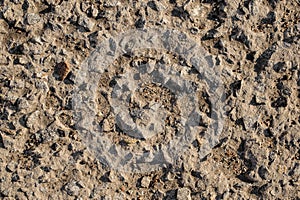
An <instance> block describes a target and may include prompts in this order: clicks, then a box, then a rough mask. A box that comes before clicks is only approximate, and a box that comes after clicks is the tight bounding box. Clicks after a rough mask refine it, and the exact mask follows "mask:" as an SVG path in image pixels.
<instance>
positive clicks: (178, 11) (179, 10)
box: [172, 6, 190, 20]
mask: <svg viewBox="0 0 300 200" xmlns="http://www.w3.org/2000/svg"><path fill="white" fill-rule="evenodd" d="M172 16H174V17H178V18H180V19H182V20H187V19H188V18H189V17H190V14H189V13H188V12H187V11H186V10H184V8H183V7H177V6H176V7H175V8H174V9H173V10H172Z"/></svg>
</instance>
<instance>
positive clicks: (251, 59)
mask: <svg viewBox="0 0 300 200" xmlns="http://www.w3.org/2000/svg"><path fill="white" fill-rule="evenodd" d="M255 54H256V52H255V51H252V52H250V53H248V54H247V55H246V59H247V60H250V61H251V62H253V61H254V56H255Z"/></svg>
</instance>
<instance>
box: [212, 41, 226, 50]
mask: <svg viewBox="0 0 300 200" xmlns="http://www.w3.org/2000/svg"><path fill="white" fill-rule="evenodd" d="M214 48H216V49H219V50H220V51H224V50H226V48H225V47H224V44H223V42H222V40H218V41H217V42H216V43H215V45H214Z"/></svg>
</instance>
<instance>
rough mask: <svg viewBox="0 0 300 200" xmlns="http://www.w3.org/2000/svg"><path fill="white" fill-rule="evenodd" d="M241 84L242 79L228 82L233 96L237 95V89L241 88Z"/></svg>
mask: <svg viewBox="0 0 300 200" xmlns="http://www.w3.org/2000/svg"><path fill="white" fill-rule="evenodd" d="M241 86H242V81H241V80H238V81H234V82H233V83H231V84H230V88H231V90H232V91H233V96H234V97H236V96H237V91H238V90H240V89H241Z"/></svg>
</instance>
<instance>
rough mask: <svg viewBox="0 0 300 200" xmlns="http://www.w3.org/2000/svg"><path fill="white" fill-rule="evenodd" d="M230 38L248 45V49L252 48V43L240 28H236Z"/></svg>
mask: <svg viewBox="0 0 300 200" xmlns="http://www.w3.org/2000/svg"><path fill="white" fill-rule="evenodd" d="M230 38H232V39H234V40H236V41H238V42H241V43H242V44H244V45H246V47H248V48H250V45H251V44H250V41H249V39H248V37H247V36H246V35H245V33H244V31H243V30H242V29H240V28H238V27H236V28H234V29H233V30H232V32H231V35H230Z"/></svg>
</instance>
